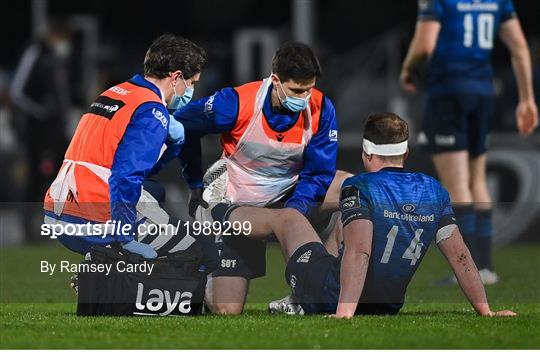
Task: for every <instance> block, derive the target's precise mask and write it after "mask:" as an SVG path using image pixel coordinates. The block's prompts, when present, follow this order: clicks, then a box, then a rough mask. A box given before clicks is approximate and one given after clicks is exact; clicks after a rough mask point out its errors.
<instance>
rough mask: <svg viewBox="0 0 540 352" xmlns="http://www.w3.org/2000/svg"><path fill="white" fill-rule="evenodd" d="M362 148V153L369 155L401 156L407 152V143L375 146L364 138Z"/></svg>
mask: <svg viewBox="0 0 540 352" xmlns="http://www.w3.org/2000/svg"><path fill="white" fill-rule="evenodd" d="M363 148H364V152H365V153H366V154H369V155H372V154H375V155H383V156H392V155H403V154H405V153H406V152H407V141H403V142H401V143H395V144H375V143H373V142H371V141H369V140H367V139H365V138H364V142H363Z"/></svg>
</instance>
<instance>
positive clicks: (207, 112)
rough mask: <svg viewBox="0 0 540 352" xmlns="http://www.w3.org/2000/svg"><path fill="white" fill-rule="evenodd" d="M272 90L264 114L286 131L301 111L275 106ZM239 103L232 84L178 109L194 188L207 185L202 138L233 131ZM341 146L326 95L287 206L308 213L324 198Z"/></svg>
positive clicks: (187, 168) (186, 170) (184, 158)
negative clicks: (272, 99)
mask: <svg viewBox="0 0 540 352" xmlns="http://www.w3.org/2000/svg"><path fill="white" fill-rule="evenodd" d="M271 92H272V86H270V88H269V90H268V93H267V95H266V99H265V102H264V106H263V112H264V116H265V118H266V119H267V122H268V124H269V125H270V127H271V128H272V129H273V130H274V131H277V132H284V131H286V130H288V129H289V128H291V127H292V126H293V125H294V124H295V123H296V121H297V120H298V118H299V116H300V114H299V113H292V112H290V113H284V111H283V109H275V108H273V107H272V101H271ZM238 106H239V98H238V94H237V92H236V90H235V89H234V88H230V87H229V88H223V89H222V90H220V91H218V92H216V93H215V94H214V95H212V96H210V97H205V98H203V99H200V100H197V101H193V102H191V103H190V104H188V105H187V106H185V107H184V108H182V109H179V110H177V111H175V112H174V114H173V116H174V118H175V119H177V120H178V121H180V122H181V123H182V124H183V125H184V128H185V130H186V142H185V144H184V146H183V148H182V151H181V153H180V158H181V161H182V163H183V164H184V176H185V178H186V179H187V181H188V184H189V186H190V187H191V188H192V189H195V188H202V186H203V184H202V177H203V171H202V167H201V165H202V163H201V146H200V138H201V137H202V136H204V135H206V134H210V133H224V132H229V131H231V130H232V129H233V128H234V126H235V124H236V121H237V118H238V109H239V108H238ZM337 147H338V146H337V120H336V112H335V109H334V106H333V104H332V102H331V101H330V99H329V98H328V97H326V96H324V100H323V107H322V111H321V117H320V120H319V128H318V131H317V133H316V134H315V135H313V137H312V138H311V140H310V142H309V144H308V145H307V146H306V149H305V150H304V166H303V169H302V171H301V172H300V174H299V178H298V182H297V184H296V187H295V190H294V193H293V195H292V196H291V197H290V198H289V199H288V200H287V201H286V203H285V207H288V208H294V209H297V210H298V211H300V212H301V213H303V214H308V213H309V212H310V211H311V210H313V208H314V207H315V206H316V205H317V202H322V201H323V200H324V197H325V195H326V192H327V190H328V187H329V186H330V183H331V182H332V180H333V178H334V175H335V172H336V157H337Z"/></svg>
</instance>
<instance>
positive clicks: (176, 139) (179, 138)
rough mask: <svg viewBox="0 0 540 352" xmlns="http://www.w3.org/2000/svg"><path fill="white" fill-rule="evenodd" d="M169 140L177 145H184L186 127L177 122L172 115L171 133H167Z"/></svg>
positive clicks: (170, 120)
mask: <svg viewBox="0 0 540 352" xmlns="http://www.w3.org/2000/svg"><path fill="white" fill-rule="evenodd" d="M167 139H168V140H169V141H170V142H172V143H173V144H175V145H181V144H184V140H185V136H184V125H182V123H181V122H179V121H177V120H176V119H175V118H174V116H172V115H170V118H169V131H168V133H167Z"/></svg>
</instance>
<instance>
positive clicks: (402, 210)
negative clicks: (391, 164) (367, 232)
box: [340, 168, 456, 304]
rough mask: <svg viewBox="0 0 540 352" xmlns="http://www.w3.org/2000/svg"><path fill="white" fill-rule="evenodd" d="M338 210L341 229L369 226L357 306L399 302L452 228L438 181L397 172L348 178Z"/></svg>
mask: <svg viewBox="0 0 540 352" xmlns="http://www.w3.org/2000/svg"><path fill="white" fill-rule="evenodd" d="M340 207H341V211H342V220H343V226H347V225H348V224H349V223H350V222H352V221H354V220H357V219H368V220H371V222H372V223H373V240H372V241H373V243H372V253H371V257H370V263H369V268H368V273H367V277H366V282H365V285H364V290H363V292H362V296H361V298H360V302H361V303H397V304H401V303H403V302H404V299H405V291H406V289H407V286H408V284H409V282H410V281H411V279H412V277H413V275H414V273H415V271H416V269H417V268H418V266H419V264H420V262H421V261H422V258H423V257H424V255H425V253H426V251H427V249H428V247H429V245H430V243H431V242H432V241H433V240H434V239H436V241H437V242H438V241H441V240H443V239H445V238H447V237H448V236H449V235H450V234H451V233H452V231H453V230H454V228H455V226H456V225H455V218H454V212H453V210H452V207H451V205H450V198H449V196H448V192H447V191H446V190H445V189H444V188H442V186H441V185H440V184H439V182H437V181H436V180H435V179H434V178H432V177H430V176H427V175H424V174H421V173H409V172H405V171H404V170H403V169H399V168H384V169H382V170H381V171H379V172H372V173H364V174H360V175H357V176H354V177H351V178H349V179H347V180H346V181H345V182H344V183H343V187H342V191H341V200H340ZM358 235H359V236H361V234H358Z"/></svg>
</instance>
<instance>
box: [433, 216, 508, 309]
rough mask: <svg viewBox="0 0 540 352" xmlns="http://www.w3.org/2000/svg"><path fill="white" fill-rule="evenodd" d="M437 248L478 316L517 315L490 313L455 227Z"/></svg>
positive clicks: (479, 280) (468, 256) (468, 254)
mask: <svg viewBox="0 0 540 352" xmlns="http://www.w3.org/2000/svg"><path fill="white" fill-rule="evenodd" d="M438 246H439V249H440V250H441V252H442V253H443V254H444V256H445V257H446V260H447V261H448V263H449V264H450V266H451V267H452V270H453V271H454V274H455V275H456V278H457V280H458V283H459V286H460V287H461V290H462V291H463V293H464V294H465V296H466V297H467V299H468V300H469V302H470V303H471V305H472V306H473V307H474V309H475V310H476V312H477V313H478V314H480V315H482V316H488V317H493V316H516V315H517V314H516V313H514V312H512V311H510V310H501V311H495V312H493V311H491V309H490V307H489V304H488V301H487V296H486V291H485V289H484V285H483V284H482V280H481V279H480V274H479V273H478V269H477V268H476V265H475V264H474V261H473V259H472V256H471V253H470V252H469V249H468V248H467V246H466V245H465V242H463V238H462V237H461V233H460V232H459V229H458V228H457V227H456V229H455V230H454V231H453V233H452V235H450V237H448V238H446V239H444V240H442V241H440V242H439V243H438Z"/></svg>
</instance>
